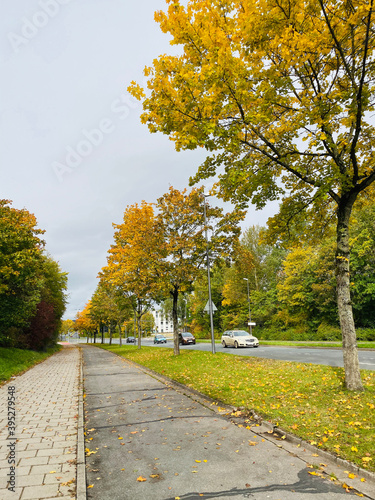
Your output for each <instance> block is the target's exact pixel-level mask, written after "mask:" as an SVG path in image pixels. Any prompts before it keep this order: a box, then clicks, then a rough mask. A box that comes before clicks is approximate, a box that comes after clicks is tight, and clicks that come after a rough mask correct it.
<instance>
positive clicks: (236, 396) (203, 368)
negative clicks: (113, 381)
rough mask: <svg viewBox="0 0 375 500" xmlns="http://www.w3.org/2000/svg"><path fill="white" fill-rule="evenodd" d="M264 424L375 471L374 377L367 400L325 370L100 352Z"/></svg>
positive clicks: (150, 352) (369, 375)
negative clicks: (253, 416) (260, 419)
mask: <svg viewBox="0 0 375 500" xmlns="http://www.w3.org/2000/svg"><path fill="white" fill-rule="evenodd" d="M99 347H102V348H105V349H108V350H111V351H112V352H114V353H116V354H119V355H121V356H123V357H125V358H128V359H130V360H132V361H135V362H137V363H139V364H141V365H143V366H146V367H148V368H151V369H152V370H155V371H156V372H158V373H161V374H163V375H165V376H167V377H169V378H171V379H173V380H176V381H178V382H180V383H182V384H184V385H186V386H188V387H191V388H193V389H196V390H198V391H199V392H201V393H203V394H206V395H208V396H210V397H211V398H214V399H217V400H219V401H221V402H224V403H226V404H230V405H233V406H236V407H244V408H246V409H249V410H250V409H251V410H255V411H256V413H258V414H260V415H261V416H262V417H263V418H264V419H266V420H270V421H272V422H273V423H274V424H277V425H279V426H280V427H281V428H282V429H284V430H286V431H289V432H291V433H293V434H294V435H296V436H299V437H301V438H303V439H305V440H306V441H308V442H310V443H311V444H313V445H315V446H317V447H318V448H321V449H324V450H329V451H330V452H333V453H335V454H337V455H338V456H340V457H341V458H344V459H346V460H349V461H351V462H353V463H356V464H357V465H359V466H360V467H363V468H365V469H367V470H372V471H374V470H375V439H374V427H375V372H372V371H368V370H363V371H362V379H363V383H364V386H365V391H364V392H363V393H352V392H349V391H347V390H345V389H344V388H343V380H344V371H343V369H342V368H333V367H329V366H323V365H312V364H307V363H295V362H285V361H275V360H267V359H261V358H256V357H245V356H235V355H232V354H225V353H216V354H215V355H213V354H212V353H207V352H200V351H194V350H183V351H181V354H180V356H174V355H173V350H172V349H170V348H158V349H155V348H154V347H142V349H140V350H139V349H137V347H136V346H133V345H130V346H122V347H120V346H108V345H107V346H102V345H100V346H99Z"/></svg>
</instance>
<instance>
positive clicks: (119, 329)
mask: <svg viewBox="0 0 375 500" xmlns="http://www.w3.org/2000/svg"><path fill="white" fill-rule="evenodd" d="M117 328H118V337H119V339H120V347H121V346H122V331H121V325H120V323H118V325H117Z"/></svg>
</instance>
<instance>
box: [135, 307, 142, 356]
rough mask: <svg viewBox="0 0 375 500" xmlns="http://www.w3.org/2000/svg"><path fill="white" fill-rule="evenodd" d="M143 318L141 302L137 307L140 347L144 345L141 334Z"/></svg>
mask: <svg viewBox="0 0 375 500" xmlns="http://www.w3.org/2000/svg"><path fill="white" fill-rule="evenodd" d="M141 318H142V305H141V304H140V303H139V304H138V308H137V315H136V322H137V331H138V349H140V348H141V347H142V340H141V338H142V336H141Z"/></svg>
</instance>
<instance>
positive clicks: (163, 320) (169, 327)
mask: <svg viewBox="0 0 375 500" xmlns="http://www.w3.org/2000/svg"><path fill="white" fill-rule="evenodd" d="M152 314H153V316H154V319H155V329H156V332H157V333H173V322H172V318H170V317H169V316H165V315H164V313H163V311H161V310H160V309H159V310H154V311H152Z"/></svg>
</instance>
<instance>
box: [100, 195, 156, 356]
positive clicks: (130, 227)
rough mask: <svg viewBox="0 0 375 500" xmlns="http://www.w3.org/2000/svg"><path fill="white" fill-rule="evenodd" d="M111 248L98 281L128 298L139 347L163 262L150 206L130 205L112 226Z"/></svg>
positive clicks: (148, 204)
mask: <svg viewBox="0 0 375 500" xmlns="http://www.w3.org/2000/svg"><path fill="white" fill-rule="evenodd" d="M114 227H115V234H114V244H113V245H112V247H111V248H110V250H109V251H108V258H107V261H108V264H107V266H106V267H104V268H103V269H102V272H101V273H100V274H99V276H100V277H101V279H102V280H103V281H105V282H107V283H109V284H110V285H111V286H112V287H114V288H115V289H116V292H117V293H118V294H119V295H122V296H124V297H128V298H129V299H130V300H131V303H132V304H133V309H134V313H135V314H136V319H137V328H138V348H140V347H141V318H142V316H143V315H144V314H145V313H146V312H147V311H148V310H149V309H150V307H151V303H152V299H154V298H155V296H156V292H157V279H158V273H159V271H160V267H159V262H160V259H161V258H162V255H161V252H162V246H161V245H160V231H159V228H158V224H157V221H156V219H155V216H154V209H153V207H152V205H151V204H150V203H146V202H145V201H143V202H142V203H141V204H140V205H138V204H137V203H136V204H134V205H129V206H128V207H127V208H126V209H125V212H124V217H123V223H122V224H114Z"/></svg>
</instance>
